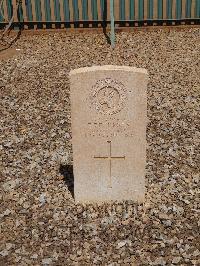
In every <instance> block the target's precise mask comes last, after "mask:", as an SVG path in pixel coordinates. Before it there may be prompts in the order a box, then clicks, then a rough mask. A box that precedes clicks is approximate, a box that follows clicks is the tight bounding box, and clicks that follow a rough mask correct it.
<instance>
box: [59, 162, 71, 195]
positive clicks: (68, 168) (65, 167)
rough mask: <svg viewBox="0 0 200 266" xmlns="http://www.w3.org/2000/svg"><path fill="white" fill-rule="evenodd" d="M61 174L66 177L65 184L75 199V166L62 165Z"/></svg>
mask: <svg viewBox="0 0 200 266" xmlns="http://www.w3.org/2000/svg"><path fill="white" fill-rule="evenodd" d="M59 172H60V174H61V175H63V176H64V182H65V184H66V185H67V187H68V189H69V191H70V193H71V194H72V197H73V198H74V172H73V165H71V164H67V165H62V164H61V165H60V169H59Z"/></svg>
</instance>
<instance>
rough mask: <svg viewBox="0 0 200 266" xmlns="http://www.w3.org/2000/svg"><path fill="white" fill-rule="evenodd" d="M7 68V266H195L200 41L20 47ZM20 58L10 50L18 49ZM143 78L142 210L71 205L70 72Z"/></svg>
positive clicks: (166, 38) (0, 69) (3, 79)
mask: <svg viewBox="0 0 200 266" xmlns="http://www.w3.org/2000/svg"><path fill="white" fill-rule="evenodd" d="M15 48H19V49H21V51H20V53H19V54H15V55H13V56H12V57H10V58H6V57H5V58H2V59H1V60H0V95H1V106H0V108H1V109H0V113H1V126H0V131H1V136H0V143H1V144H0V152H1V168H0V169H1V193H0V199H1V207H0V208H1V214H0V219H1V233H0V234H1V235H0V264H1V265H199V264H200V247H199V243H200V239H199V231H198V230H199V225H200V224H199V207H198V206H199V203H200V200H199V197H198V190H199V149H198V145H199V139H200V135H199V132H200V128H199V125H200V121H199V120H200V119H199V111H200V106H199V100H200V89H199V87H200V70H199V54H200V30H199V29H185V30H181V31H180V30H179V31H176V30H171V31H164V30H155V31H151V32H143V31H138V32H132V33H119V34H117V36H116V48H115V49H114V50H113V49H111V47H110V45H109V44H108V43H107V42H106V38H105V36H104V35H103V34H94V33H93V34H87V33H83V34H66V33H57V34H49V35H38V36H22V37H21V38H20V39H19V40H18V41H17V42H16V43H15V44H14V46H13V47H12V49H15ZM13 51H14V50H13ZM105 64H106V65H108V64H113V65H128V66H134V67H141V68H146V69H147V70H148V72H149V76H150V80H149V84H148V127H147V143H148V146H147V166H146V201H145V203H144V204H142V205H138V204H136V203H134V202H132V201H128V202H127V201H126V202H113V203H111V204H104V205H101V206H97V205H92V204H90V205H81V204H76V203H75V202H74V199H73V173H72V170H73V169H72V164H73V161H72V147H71V137H72V136H71V113H70V98H69V90H70V87H69V78H68V73H69V71H70V70H71V69H75V68H79V67H85V66H92V65H105Z"/></svg>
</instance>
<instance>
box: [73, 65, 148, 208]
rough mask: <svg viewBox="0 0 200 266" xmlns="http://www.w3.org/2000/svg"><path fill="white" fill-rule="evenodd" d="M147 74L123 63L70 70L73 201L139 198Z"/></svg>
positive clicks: (141, 192)
mask: <svg viewBox="0 0 200 266" xmlns="http://www.w3.org/2000/svg"><path fill="white" fill-rule="evenodd" d="M147 80H148V75H147V71H146V70H145V69H138V68H133V67H127V66H94V67H85V68H80V69H76V70H73V71H71V72H70V83H71V113H72V147H73V170H74V194H75V200H76V201H77V202H83V203H92V202H105V201H115V200H117V201H122V200H134V201H137V202H142V201H144V196H145V164H146V118H147V95H146V89H147Z"/></svg>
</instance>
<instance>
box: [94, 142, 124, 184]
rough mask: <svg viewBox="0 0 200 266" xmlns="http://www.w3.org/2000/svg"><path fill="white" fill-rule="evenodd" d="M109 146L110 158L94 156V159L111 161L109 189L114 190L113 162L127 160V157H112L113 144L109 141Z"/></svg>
mask: <svg viewBox="0 0 200 266" xmlns="http://www.w3.org/2000/svg"><path fill="white" fill-rule="evenodd" d="M107 143H108V145H109V155H108V156H94V159H105V160H108V161H109V183H108V187H109V188H112V160H114V159H125V156H112V143H111V141H107Z"/></svg>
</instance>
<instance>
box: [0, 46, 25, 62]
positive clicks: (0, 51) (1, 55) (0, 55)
mask: <svg viewBox="0 0 200 266" xmlns="http://www.w3.org/2000/svg"><path fill="white" fill-rule="evenodd" d="M19 52H20V50H16V48H12V47H10V48H6V49H4V48H3V47H0V60H7V59H9V58H11V57H13V56H15V55H17V54H19Z"/></svg>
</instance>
